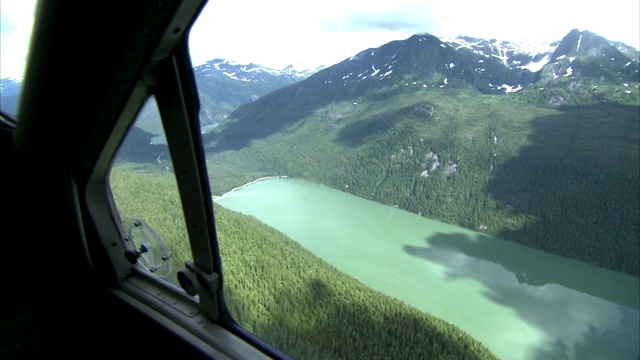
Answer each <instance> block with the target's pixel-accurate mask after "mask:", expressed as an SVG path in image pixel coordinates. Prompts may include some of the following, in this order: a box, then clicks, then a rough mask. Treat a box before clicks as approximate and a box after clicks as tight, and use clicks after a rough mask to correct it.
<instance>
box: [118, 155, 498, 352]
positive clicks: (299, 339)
mask: <svg viewBox="0 0 640 360" xmlns="http://www.w3.org/2000/svg"><path fill="white" fill-rule="evenodd" d="M110 185H111V189H112V192H113V195H114V198H115V202H116V204H117V208H118V213H119V214H120V216H122V217H126V216H135V217H140V218H143V219H144V220H145V221H146V222H147V223H148V224H149V225H150V226H152V227H153V228H154V229H155V230H156V231H157V232H158V233H159V234H160V235H161V236H162V237H163V239H164V241H165V242H166V244H167V246H168V248H169V249H170V251H171V252H172V261H173V264H172V265H173V269H174V273H175V271H177V269H180V268H184V265H183V264H184V261H185V260H189V259H190V258H191V256H190V255H189V253H190V249H189V245H188V242H187V241H186V229H185V225H184V218H183V217H182V210H181V207H180V206H179V205H178V204H179V197H178V194H177V188H176V185H175V179H174V178H172V174H171V173H170V172H154V171H153V166H140V165H134V164H130V163H129V164H119V165H118V166H116V167H115V168H114V169H113V170H112V172H111V179H110ZM214 212H215V218H216V228H217V235H218V238H219V248H220V255H221V259H222V265H223V289H224V292H225V299H226V305H227V307H228V309H229V311H230V313H231V315H232V316H233V318H234V319H235V320H236V321H237V322H238V323H239V324H240V325H241V326H242V327H244V328H245V329H247V330H248V331H250V332H252V333H253V334H255V335H256V336H258V337H260V338H261V339H263V340H265V341H267V342H268V343H270V344H272V345H273V346H275V347H277V348H279V349H281V350H282V351H284V352H286V353H288V354H290V355H292V356H293V357H296V358H304V359H354V358H362V359H380V358H401V359H493V358H495V356H494V355H493V354H492V353H491V352H490V351H489V350H488V349H487V348H486V347H484V346H483V345H482V344H480V343H479V342H478V341H476V340H474V339H473V338H471V337H470V336H469V335H467V334H466V333H464V332H463V331H461V330H460V329H459V328H457V327H455V326H453V325H451V324H449V323H447V322H445V321H443V320H441V319H438V318H435V317H433V316H430V315H428V314H425V313H422V312H420V311H419V310H417V309H415V308H413V307H410V306H408V305H406V304H405V303H402V302H400V301H399V300H397V299H394V298H392V297H389V296H386V295H384V294H382V293H380V292H378V291H375V290H373V289H371V288H368V287H367V286H365V285H363V284H362V283H360V282H359V281H357V280H356V279H354V278H352V277H350V276H348V275H346V274H344V273H342V272H340V271H339V270H337V269H336V268H334V267H333V266H331V265H329V264H328V263H326V262H325V261H324V260H322V259H320V258H318V257H316V256H315V255H313V254H312V253H311V252H309V251H308V250H306V249H304V248H303V247H302V246H300V245H299V244H298V243H296V242H295V241H293V240H291V239H289V238H288V237H286V236H285V235H284V234H282V233H280V232H279V231H277V230H275V229H273V228H271V227H269V226H267V225H265V224H262V223H261V222H259V221H258V220H256V219H255V218H253V217H250V216H247V215H242V214H239V213H236V212H233V211H231V210H228V209H225V208H223V207H220V206H218V205H214ZM170 278H171V279H172V280H173V281H174V282H177V280H176V279H175V276H174V275H172V276H171V277H170Z"/></svg>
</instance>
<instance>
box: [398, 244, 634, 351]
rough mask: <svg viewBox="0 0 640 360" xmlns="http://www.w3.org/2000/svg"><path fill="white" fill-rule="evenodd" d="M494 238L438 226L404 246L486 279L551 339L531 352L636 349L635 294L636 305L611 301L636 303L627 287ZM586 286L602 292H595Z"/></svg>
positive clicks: (455, 271)
mask: <svg viewBox="0 0 640 360" xmlns="http://www.w3.org/2000/svg"><path fill="white" fill-rule="evenodd" d="M494 241H496V239H493V238H489V237H486V236H482V235H478V236H477V237H476V238H475V239H474V238H472V237H470V236H468V235H466V234H443V233H437V234H435V235H434V236H431V237H429V238H428V239H427V245H426V246H425V247H416V246H405V247H404V250H405V251H406V252H407V253H409V254H411V255H414V256H417V257H421V258H424V259H427V260H429V261H432V262H436V263H439V264H441V265H444V266H445V268H446V272H445V277H446V279H448V280H450V281H456V280H457V279H467V278H472V279H475V280H477V281H479V282H481V283H482V284H484V286H485V287H486V289H487V290H486V291H485V292H484V294H483V295H484V296H486V297H487V298H489V299H491V300H492V301H494V302H496V303H498V304H501V305H503V306H508V307H510V308H513V309H515V310H516V311H517V314H518V316H519V317H520V318H521V319H522V320H524V321H526V322H527V323H529V324H531V325H533V326H535V327H536V328H538V329H540V330H541V331H543V332H544V333H545V335H546V338H547V344H545V345H543V346H542V347H540V348H537V349H534V350H531V351H533V352H534V353H533V354H530V356H527V358H534V359H537V358H545V359H547V358H558V359H567V358H568V359H599V358H603V359H604V358H606V359H635V358H636V357H637V356H638V354H639V353H640V347H639V344H638V338H639V336H640V329H639V328H640V316H639V311H638V309H637V297H636V301H635V308H633V307H629V306H625V305H623V304H619V303H616V302H615V301H610V299H627V300H626V301H627V302H629V303H631V304H633V303H634V302H633V299H632V297H630V296H627V295H628V293H627V292H624V291H623V293H622V294H617V293H616V290H615V289H614V288H613V287H611V288H607V286H606V284H604V285H601V286H599V287H595V286H594V285H589V284H588V283H589V282H590V280H591V279H590V278H589V277H588V276H589V275H590V271H589V267H588V265H586V264H581V263H577V264H579V265H581V266H575V265H576V264H573V263H567V262H566V259H561V260H563V261H565V262H564V263H562V262H560V261H555V260H556V259H555V258H554V257H552V256H549V255H548V254H544V253H539V254H537V253H533V254H532V253H531V252H526V253H525V252H523V251H518V249H517V248H516V247H512V246H510V245H508V246H504V243H503V244H501V246H496V245H498V243H496V244H494V243H493V242H494ZM598 270H601V269H598ZM609 275H612V276H614V277H615V274H609ZM571 276H573V277H574V278H573V279H572V278H571ZM622 278H624V277H622ZM631 280H633V278H631ZM584 289H586V290H589V291H590V292H591V293H594V292H595V293H602V294H603V295H604V296H602V297H599V296H594V295H592V294H589V293H588V291H584ZM579 290H580V291H579ZM627 290H628V289H627ZM617 292H618V293H619V292H620V291H617ZM605 298H609V299H605ZM629 299H631V300H629Z"/></svg>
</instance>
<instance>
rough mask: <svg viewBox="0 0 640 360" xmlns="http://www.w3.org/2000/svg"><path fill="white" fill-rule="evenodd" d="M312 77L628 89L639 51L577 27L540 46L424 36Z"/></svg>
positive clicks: (487, 89) (502, 89) (497, 89)
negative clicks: (604, 85)
mask: <svg viewBox="0 0 640 360" xmlns="http://www.w3.org/2000/svg"><path fill="white" fill-rule="evenodd" d="M317 77H323V78H324V79H323V81H324V83H325V84H334V85H335V84H341V85H342V86H349V85H353V84H354V83H359V82H361V81H363V80H367V79H368V80H371V79H372V78H373V79H377V80H380V81H384V82H386V84H391V83H396V82H397V81H398V80H402V81H404V82H405V85H418V86H422V87H425V88H434V87H435V88H444V87H450V86H463V85H465V84H467V85H471V86H473V87H474V88H476V89H477V90H479V91H481V92H483V93H493V94H505V93H512V92H517V91H520V90H523V89H525V88H527V87H531V86H534V87H537V88H539V87H541V86H556V85H559V84H561V83H562V80H575V81H579V82H583V83H584V82H587V83H589V84H588V85H590V86H593V85H597V84H595V83H594V82H598V83H602V82H607V83H608V84H610V85H619V86H623V87H629V84H630V83H637V82H638V51H637V50H635V49H633V48H632V47H629V46H627V45H624V44H620V43H613V42H609V41H608V40H606V39H604V38H603V37H601V36H598V35H596V34H593V33H590V32H588V31H579V30H572V31H571V32H570V33H569V34H567V35H566V36H565V37H564V38H563V39H562V40H560V41H554V42H550V43H546V44H539V45H531V44H522V43H514V42H507V41H499V40H484V39H478V38H473V37H467V36H459V37H457V38H454V39H439V38H437V37H435V36H432V35H429V34H424V35H414V36H412V37H410V38H408V39H406V40H402V41H393V42H390V43H388V44H385V45H383V46H381V47H379V48H375V49H367V50H365V51H362V52H360V53H358V54H356V55H354V56H352V57H351V58H349V59H345V60H344V61H342V62H340V63H338V64H336V65H334V66H332V67H330V68H328V69H326V70H325V71H321V72H320V73H319V74H318V76H317ZM317 77H315V76H314V78H317ZM558 79H560V80H558ZM553 80H558V81H555V82H554V81H553ZM592 83H593V84H592ZM534 84H535V85H534ZM562 84H564V83H562ZM585 84H586V83H585ZM624 84H627V85H624ZM370 85H371V84H370ZM397 85H401V84H397ZM564 85H566V84H564ZM574 85H575V84H574ZM583 85H584V84H583ZM371 86H373V85H371ZM626 90H628V91H631V92H633V91H634V90H633V89H626ZM635 91H636V92H637V91H638V90H637V89H635Z"/></svg>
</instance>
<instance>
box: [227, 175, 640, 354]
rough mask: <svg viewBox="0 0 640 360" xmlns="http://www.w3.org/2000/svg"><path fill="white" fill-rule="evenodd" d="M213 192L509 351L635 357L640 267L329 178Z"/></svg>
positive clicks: (639, 333)
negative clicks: (554, 248)
mask: <svg viewBox="0 0 640 360" xmlns="http://www.w3.org/2000/svg"><path fill="white" fill-rule="evenodd" d="M216 202H217V203H218V204H220V205H222V206H224V207H226V208H229V209H231V210H235V211H238V212H241V213H244V214H248V215H252V216H254V217H256V218H257V219H259V220H260V221H262V222H264V223H266V224H268V225H270V226H272V227H274V228H276V229H278V230H280V231H281V232H283V233H285V234H287V235H288V236H289V237H291V238H292V239H293V240H295V241H297V242H298V243H300V244H301V245H302V246H304V247H305V248H307V249H308V250H310V251H311V252H312V253H314V254H315V255H316V256H318V257H320V258H322V259H324V260H325V261H327V262H328V263H330V264H331V265H333V266H335V267H336V268H338V269H340V270H341V271H343V272H345V273H347V274H349V275H351V276H353V277H355V278H356V279H358V280H359V281H361V282H362V283H364V284H366V285H368V286H370V287H371V288H373V289H376V290H378V291H380V292H383V293H385V294H387V295H390V296H393V297H395V298H397V299H400V300H402V301H404V302H405V303H407V304H409V305H411V306H414V307H416V308H418V309H420V310H422V311H424V312H427V313H430V314H432V315H434V316H437V317H440V318H442V319H444V320H445V321H448V322H450V323H452V324H454V325H456V326H458V327H460V328H461V329H463V330H464V331H466V332H467V333H469V334H470V335H471V336H473V337H474V338H476V339H478V340H479V341H481V342H482V343H484V344H485V345H486V346H487V347H489V348H490V349H491V350H492V351H493V352H494V353H495V354H496V355H498V356H499V357H501V358H503V359H514V360H518V359H638V357H639V355H640V343H639V338H640V312H639V310H638V309H639V307H640V306H639V303H640V301H639V297H640V295H639V294H640V281H639V279H638V278H636V277H633V276H628V275H624V274H620V273H617V272H613V271H609V270H606V269H602V268H598V267H595V266H591V265H588V264H585V263H582V262H578V261H575V260H571V259H567V258H563V257H559V256H555V255H551V254H548V253H545V252H542V251H538V250H535V249H531V248H528V247H525V246H521V245H518V244H514V243H511V242H507V241H503V240H499V239H496V238H492V237H490V236H487V235H484V234H481V233H477V232H473V231H470V230H467V229H463V228H460V227H456V226H451V225H447V224H444V223H441V222H437V221H432V220H428V219H425V218H423V217H421V216H418V215H416V214H412V213H409V212H406V211H403V210H400V209H396V208H392V207H389V206H385V205H382V204H379V203H375V202H372V201H368V200H365V199H362V198H359V197H356V196H352V195H350V194H347V193H344V192H341V191H338V190H335V189H331V188H328V187H325V186H322V185H318V184H314V183H310V182H306V181H303V180H296V179H291V178H271V179H265V180H261V181H257V182H255V183H252V184H250V185H248V186H245V187H243V188H240V189H237V190H235V191H233V192H231V193H228V194H225V196H223V197H222V198H220V199H217V200H216Z"/></svg>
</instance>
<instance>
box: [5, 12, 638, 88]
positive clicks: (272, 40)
mask: <svg viewBox="0 0 640 360" xmlns="http://www.w3.org/2000/svg"><path fill="white" fill-rule="evenodd" d="M34 3H35V1H28V0H0V12H1V13H2V21H1V23H0V25H2V27H1V30H2V31H1V39H0V45H1V46H2V47H1V51H0V55H1V59H0V61H1V62H0V77H7V76H12V77H20V76H21V73H22V66H23V63H24V61H25V56H26V52H27V49H28V39H29V33H30V30H31V27H32V22H33V10H32V8H33V4H34ZM638 14H640V2H638V1H636V0H608V1H607V2H603V3H601V4H598V5H597V6H596V4H593V3H585V2H584V1H576V0H571V1H557V0H538V1H536V2H531V3H529V4H524V5H522V4H518V5H514V3H513V2H512V1H510V0H492V1H489V0H488V1H472V0H468V1H467V0H464V1H463V0H457V1H456V0H450V1H436V0H394V1H388V0H385V1H381V0H350V1H344V0H325V1H323V2H322V3H318V5H317V6H316V7H310V6H309V5H306V4H305V5H304V6H302V5H301V3H300V2H299V1H296V0H275V1H269V2H265V1H262V0H245V1H244V2H241V3H238V2H231V1H213V0H211V1H210V2H209V3H208V4H207V6H206V7H205V9H204V10H203V13H202V14H201V16H200V18H199V20H198V22H197V23H196V24H195V26H194V29H193V31H192V36H191V39H190V49H191V53H192V57H193V63H194V65H199V64H202V63H204V62H206V61H207V60H212V59H214V58H225V59H230V60H236V61H239V62H242V63H249V62H254V63H257V64H260V65H263V66H267V67H271V68H275V69H281V68H284V67H285V66H287V65H290V64H293V65H296V66H297V67H300V68H314V67H316V66H319V65H326V66H330V65H333V64H335V63H337V62H339V61H342V60H344V59H346V58H349V57H350V56H352V55H355V54H357V53H359V52H360V51H363V50H366V49H368V48H374V47H379V46H381V45H383V44H386V43H388V42H390V41H393V40H402V39H406V38H408V37H409V36H411V35H413V34H417V33H425V32H428V33H431V34H434V35H436V36H448V37H453V36H457V35H468V36H473V37H482V38H495V39H500V40H511V41H526V42H530V43H545V42H547V43H548V42H551V41H555V40H560V39H562V37H563V36H564V35H566V34H567V33H569V31H571V29H573V28H577V29H579V30H589V31H591V32H594V33H596V34H598V35H602V36H604V37H605V38H607V39H609V40H614V41H621V42H624V43H627V44H628V45H631V46H634V47H636V48H640V40H639V39H640V31H639V30H640V22H639V18H640V15H638Z"/></svg>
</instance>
